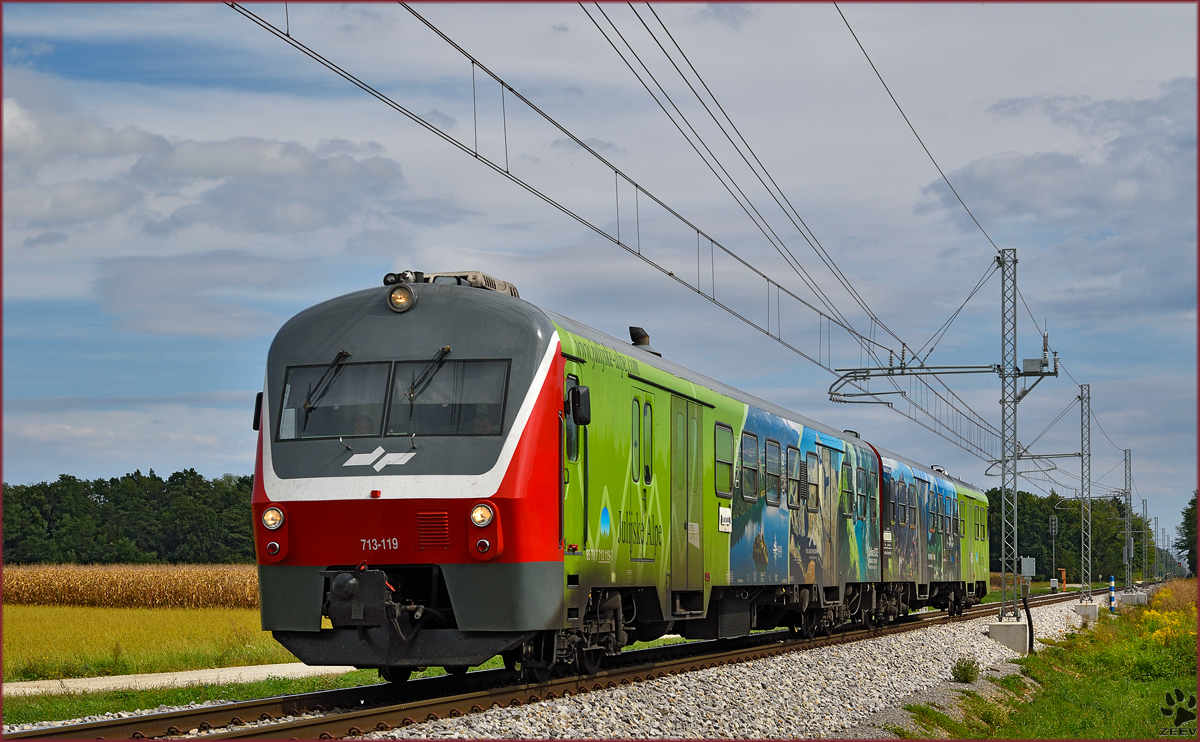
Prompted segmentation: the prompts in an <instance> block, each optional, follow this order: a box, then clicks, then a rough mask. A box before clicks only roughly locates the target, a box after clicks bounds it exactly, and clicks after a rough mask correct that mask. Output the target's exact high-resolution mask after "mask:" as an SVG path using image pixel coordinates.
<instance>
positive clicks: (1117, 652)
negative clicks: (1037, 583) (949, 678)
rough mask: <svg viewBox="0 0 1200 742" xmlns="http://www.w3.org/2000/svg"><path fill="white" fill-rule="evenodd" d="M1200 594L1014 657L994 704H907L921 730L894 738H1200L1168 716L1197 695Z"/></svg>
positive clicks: (974, 699)
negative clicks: (947, 707)
mask: <svg viewBox="0 0 1200 742" xmlns="http://www.w3.org/2000/svg"><path fill="white" fill-rule="evenodd" d="M1195 595H1196V582H1195V580H1190V581H1186V582H1178V583H1175V584H1174V585H1173V586H1172V588H1171V589H1170V590H1164V591H1162V592H1160V594H1159V595H1156V596H1155V598H1154V600H1153V601H1152V603H1151V605H1150V606H1146V607H1140V606H1139V607H1133V608H1130V609H1126V610H1123V611H1122V613H1121V614H1120V615H1119V616H1118V617H1116V618H1104V619H1103V620H1101V621H1099V622H1097V623H1096V625H1095V626H1093V627H1091V628H1090V629H1088V630H1085V631H1081V632H1080V633H1077V634H1073V635H1071V636H1069V637H1068V638H1067V639H1066V640H1064V641H1062V642H1048V643H1047V644H1048V646H1047V647H1046V649H1045V650H1043V651H1042V652H1041V653H1040V654H1038V655H1035V656H1029V657H1022V658H1019V659H1017V660H1014V662H1016V663H1017V664H1019V665H1020V666H1021V675H1009V676H1006V677H1004V678H1001V679H999V680H993V681H992V682H993V683H995V684H996V685H997V686H998V688H999V689H1000V694H999V695H998V696H997V697H994V698H988V697H984V696H982V695H980V694H977V693H974V692H972V691H966V690H964V691H960V696H961V697H960V699H959V704H958V709H956V710H955V713H953V714H948V713H946V712H945V711H944V710H938V709H935V708H932V707H929V706H923V705H912V706H907V707H905V708H906V709H907V710H908V711H909V713H910V714H912V718H913V722H914V724H915V726H916V730H913V729H903V728H896V729H891V730H890V731H893V732H895V733H896V734H897V736H901V737H905V738H915V737H930V736H947V735H948V736H950V737H952V738H956V739H1102V738H1106V739H1114V738H1116V739H1157V738H1160V737H1163V738H1165V737H1168V736H1190V737H1191V738H1192V739H1195V737H1196V722H1195V720H1194V716H1193V717H1192V718H1191V719H1190V720H1187V721H1186V722H1185V723H1184V724H1183V725H1182V726H1180V727H1176V726H1175V725H1174V723H1173V722H1174V720H1175V719H1176V718H1179V717H1176V716H1171V717H1167V716H1165V715H1164V714H1163V712H1162V709H1163V708H1166V707H1168V704H1167V702H1166V699H1167V698H1168V694H1171V695H1172V696H1174V695H1175V691H1176V690H1177V689H1178V690H1180V691H1182V695H1183V701H1182V703H1181V704H1172V705H1171V708H1169V709H1168V710H1169V711H1172V712H1174V711H1175V709H1177V708H1178V706H1179V705H1183V706H1184V707H1185V708H1187V707H1188V704H1189V699H1194V698H1195V696H1194V694H1195V692H1196V604H1195ZM1022 676H1023V677H1022ZM1192 703H1194V701H1192ZM1194 710H1195V706H1194V705H1192V706H1190V712H1194ZM1190 712H1186V713H1184V714H1183V715H1182V716H1183V718H1185V719H1186V717H1187V713H1190ZM1181 731H1182V732H1183V733H1182V734H1181V733H1180V732H1181Z"/></svg>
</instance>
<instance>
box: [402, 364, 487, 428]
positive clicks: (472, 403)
mask: <svg viewBox="0 0 1200 742" xmlns="http://www.w3.org/2000/svg"><path fill="white" fill-rule="evenodd" d="M428 365H429V362H428V361H415V362H406V361H404V362H397V363H396V373H395V376H394V377H393V381H392V395H391V411H390V412H389V413H388V424H387V434H388V435H413V434H416V435H418V436H427V435H500V433H501V431H502V427H503V423H504V398H505V393H504V392H505V389H506V388H507V385H508V361H446V362H445V363H443V364H442V366H441V367H440V368H439V369H438V371H437V373H436V374H434V375H433V376H432V377H431V378H427V380H426V382H425V383H424V384H423V385H422V387H421V389H420V390H419V391H418V393H416V394H414V395H412V396H409V395H408V394H406V392H407V391H408V390H409V389H411V388H412V387H413V383H414V381H416V380H418V378H419V377H420V376H421V374H422V371H423V370H424V369H425V368H426V367H428Z"/></svg>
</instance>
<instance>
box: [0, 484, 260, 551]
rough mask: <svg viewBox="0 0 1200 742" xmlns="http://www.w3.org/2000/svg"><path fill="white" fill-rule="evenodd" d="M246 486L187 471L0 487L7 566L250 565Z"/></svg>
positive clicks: (248, 491) (248, 493)
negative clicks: (164, 563) (160, 474)
mask: <svg viewBox="0 0 1200 742" xmlns="http://www.w3.org/2000/svg"><path fill="white" fill-rule="evenodd" d="M253 483H254V478H253V477H250V476H240V477H239V476H235V475H233V474H226V475H225V476H223V477H217V478H214V479H205V478H204V477H203V476H201V475H200V474H198V473H197V472H196V470H195V469H186V470H184V471H179V472H175V473H174V474H172V475H171V476H170V477H168V478H167V479H165V480H164V479H162V478H161V477H159V476H158V475H156V474H155V473H154V470H153V469H151V470H150V473H149V474H142V473H141V471H140V470H139V471H135V472H134V473H132V474H126V475H125V476H123V477H120V478H114V479H94V480H90V481H89V480H86V479H77V478H76V477H72V476H70V475H68V474H63V475H61V476H60V477H59V478H58V479H57V480H55V481H53V482H40V483H37V484H18V485H9V484H5V485H4V561H5V562H6V563H8V564H30V563H41V564H71V563H78V564H115V563H123V564H139V563H163V562H166V563H173V564H174V563H184V564H227V563H236V562H253V561H254V534H253V531H252V523H251V511H250V496H251V493H252V488H253Z"/></svg>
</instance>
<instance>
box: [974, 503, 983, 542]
mask: <svg viewBox="0 0 1200 742" xmlns="http://www.w3.org/2000/svg"><path fill="white" fill-rule="evenodd" d="M982 534H983V508H981V507H979V506H978V505H976V506H975V538H977V539H982V538H983V535H982Z"/></svg>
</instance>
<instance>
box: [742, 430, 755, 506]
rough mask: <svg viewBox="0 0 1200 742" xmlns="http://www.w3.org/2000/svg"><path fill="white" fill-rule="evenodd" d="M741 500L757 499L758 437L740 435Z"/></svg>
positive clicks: (748, 434) (751, 500)
mask: <svg viewBox="0 0 1200 742" xmlns="http://www.w3.org/2000/svg"><path fill="white" fill-rule="evenodd" d="M742 499H743V500H746V501H747V502H754V501H755V500H757V499H758V436H756V435H754V434H753V433H742Z"/></svg>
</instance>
